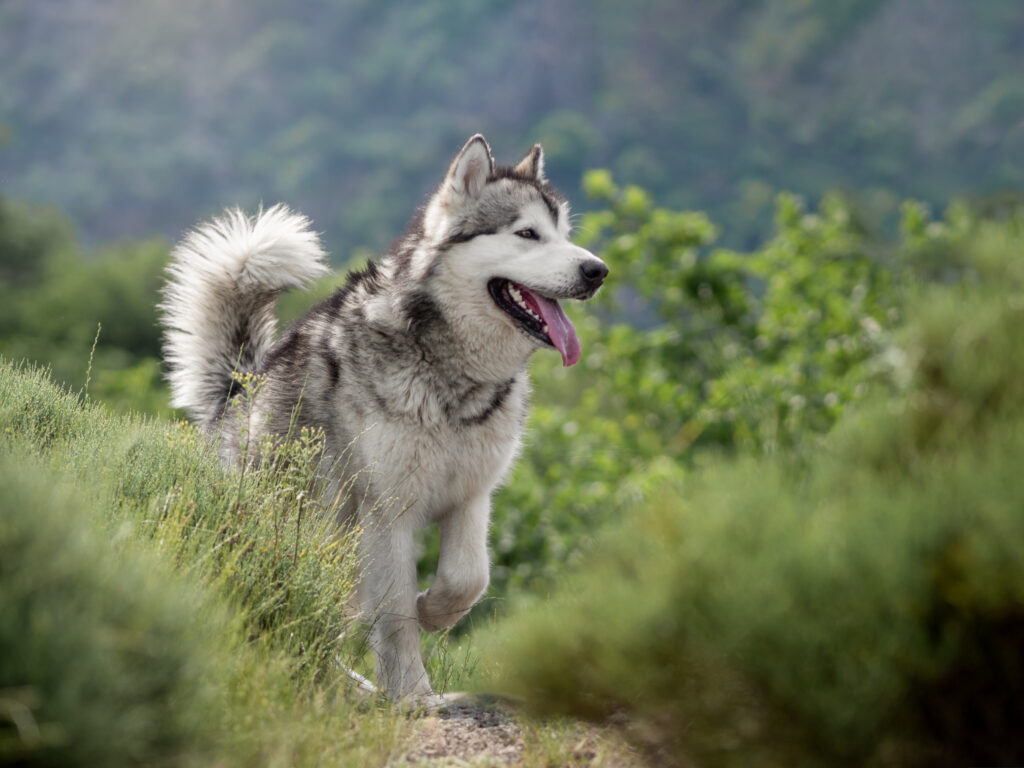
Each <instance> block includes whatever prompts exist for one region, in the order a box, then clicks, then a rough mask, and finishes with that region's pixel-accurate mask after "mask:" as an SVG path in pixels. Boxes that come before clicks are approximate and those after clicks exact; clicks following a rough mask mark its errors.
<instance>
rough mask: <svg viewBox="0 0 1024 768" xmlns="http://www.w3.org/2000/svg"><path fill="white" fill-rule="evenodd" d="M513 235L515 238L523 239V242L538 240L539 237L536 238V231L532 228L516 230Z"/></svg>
mask: <svg viewBox="0 0 1024 768" xmlns="http://www.w3.org/2000/svg"><path fill="white" fill-rule="evenodd" d="M515 234H516V236H517V237H521V238H523V240H540V237H538V236H537V230H535V229H533V228H532V227H527V228H526V229H520V230H517V231H516V233H515Z"/></svg>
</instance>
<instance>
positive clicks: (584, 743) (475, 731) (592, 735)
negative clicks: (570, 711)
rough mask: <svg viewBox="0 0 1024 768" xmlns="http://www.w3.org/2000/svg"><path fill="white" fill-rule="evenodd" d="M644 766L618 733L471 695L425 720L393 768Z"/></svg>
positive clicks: (423, 719) (420, 723)
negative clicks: (539, 718)
mask: <svg viewBox="0 0 1024 768" xmlns="http://www.w3.org/2000/svg"><path fill="white" fill-rule="evenodd" d="M523 764H528V765H565V766H574V767H575V766H579V767H580V768H585V767H593V768H597V767H598V766H609V765H612V766H621V767H622V768H629V767H637V766H642V765H643V764H644V763H643V761H642V760H641V759H640V757H639V755H638V754H637V753H636V751H635V750H633V749H631V748H630V747H629V746H627V745H626V743H625V741H624V740H623V739H622V737H621V733H618V732H617V731H616V730H615V729H607V728H601V727H598V726H594V725H585V724H582V723H560V724H557V725H556V724H547V725H545V724H541V723H536V722H534V721H532V720H524V719H523V718H522V716H521V715H520V714H519V713H518V712H517V711H516V709H515V707H514V706H513V705H512V704H510V703H509V702H507V701H505V700H503V699H500V698H494V697H490V696H471V697H467V698H465V699H460V700H458V701H455V702H452V703H450V704H448V705H447V706H445V707H443V708H441V709H438V710H436V711H434V712H431V713H429V714H426V715H424V716H422V719H421V720H420V721H419V722H418V723H417V724H416V727H415V728H414V730H413V734H412V737H411V739H410V740H409V744H408V751H406V752H405V753H404V754H403V755H402V756H401V757H400V758H399V759H398V760H397V761H395V762H392V763H391V765H393V766H395V768H399V767H401V768H405V767H406V766H410V767H411V766H417V767H418V768H428V767H429V768H456V767H458V768H469V767H472V768H483V767H484V766H507V765H523Z"/></svg>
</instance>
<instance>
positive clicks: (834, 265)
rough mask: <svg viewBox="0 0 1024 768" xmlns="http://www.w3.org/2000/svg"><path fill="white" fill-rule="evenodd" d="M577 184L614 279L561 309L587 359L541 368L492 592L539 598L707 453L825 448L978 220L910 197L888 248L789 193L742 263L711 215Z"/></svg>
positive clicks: (589, 233) (823, 207)
mask: <svg viewBox="0 0 1024 768" xmlns="http://www.w3.org/2000/svg"><path fill="white" fill-rule="evenodd" d="M584 183H585V186H586V188H587V190H588V192H589V193H590V194H591V195H593V196H594V197H595V198H597V199H598V200H599V201H600V202H601V203H602V205H603V207H601V208H599V209H597V210H595V211H593V212H591V213H588V214H586V215H585V216H583V217H582V219H581V220H580V222H579V227H578V231H579V236H578V239H579V241H580V242H581V244H583V245H586V246H588V247H590V248H592V249H593V250H594V251H595V252H597V253H600V254H601V255H602V257H603V258H604V259H605V260H606V261H607V262H608V264H609V266H610V268H611V274H610V277H609V280H608V287H607V288H606V289H605V290H604V291H603V292H602V293H601V294H599V295H598V297H597V298H596V299H595V300H594V302H592V304H593V303H596V305H597V307H598V311H597V312H594V311H593V310H592V309H585V310H584V311H586V314H583V311H580V310H581V308H575V307H570V308H569V310H570V313H571V314H572V316H573V317H574V318H575V319H576V320H577V322H578V323H579V324H580V325H581V338H582V339H583V356H582V360H581V363H580V365H579V366H578V367H577V368H575V369H564V368H562V367H560V366H559V365H558V364H557V363H558V361H557V360H552V359H546V358H544V357H543V356H542V355H538V356H537V357H538V358H539V359H538V360H536V361H535V362H534V364H533V374H534V389H535V391H536V397H535V399H536V404H535V406H534V408H533V412H532V414H531V417H530V428H529V432H528V437H527V449H526V451H525V452H524V457H523V460H522V461H520V462H519V464H518V465H517V466H516V469H515V471H514V473H513V476H512V480H511V482H510V483H509V485H508V486H507V487H506V488H505V489H503V490H502V491H501V492H500V493H499V495H498V496H497V500H496V503H495V511H494V515H495V526H494V530H495V536H494V539H493V542H494V555H495V568H494V584H495V586H494V587H493V588H492V594H494V595H497V596H510V595H511V596H519V595H524V596H526V597H528V596H529V595H530V594H535V593H536V591H537V590H538V589H540V588H543V587H544V586H545V585H546V583H547V582H548V580H549V579H550V578H551V577H552V576H553V575H555V574H557V573H560V572H561V570H562V568H563V566H564V563H565V562H566V561H570V562H571V561H573V560H575V559H577V558H578V557H579V556H580V553H581V552H582V551H584V550H585V549H586V548H587V546H588V544H589V543H590V541H591V540H592V538H593V532H594V531H595V530H596V529H597V528H599V527H600V525H601V524H603V523H604V522H605V521H607V520H609V519H614V518H616V517H618V516H619V515H620V514H621V513H622V512H623V510H625V509H627V508H629V507H632V506H635V505H636V504H637V503H640V502H642V501H643V500H644V499H645V498H647V497H648V494H649V491H650V489H651V488H652V487H657V485H658V484H659V483H660V482H661V481H662V480H664V479H665V478H670V477H676V478H678V477H684V476H686V475H687V474H688V473H690V472H691V471H692V470H693V469H694V468H695V467H697V466H699V465H700V464H701V463H702V462H705V461H707V459H708V458H709V457H711V456H714V455H717V454H723V453H725V454H732V453H749V452H753V453H757V454H775V453H780V452H781V453H784V454H785V455H786V456H787V457H790V458H791V459H799V458H800V457H801V456H804V455H807V454H812V453H813V452H814V451H816V450H818V449H819V442H820V439H821V436H822V435H824V434H826V433H827V432H828V430H829V429H830V428H831V427H832V425H833V424H834V423H835V421H836V419H837V418H839V416H840V414H841V413H842V411H843V409H844V407H845V406H846V405H847V404H848V403H850V402H855V401H858V400H860V399H863V398H864V397H865V396H866V394H867V392H868V391H869V388H868V387H869V384H870V383H871V382H872V381H874V380H875V379H877V378H878V376H879V375H880V374H881V373H884V371H885V369H886V361H885V355H886V353H887V350H888V349H889V348H890V345H891V335H892V331H893V329H894V328H897V327H899V326H900V324H901V323H902V322H903V319H904V318H903V315H904V305H905V301H906V297H907V294H908V290H909V289H910V286H912V285H914V284H916V283H917V282H920V281H922V280H923V281H934V280H947V281H955V280H959V279H961V278H962V276H963V275H964V274H965V273H966V272H968V271H969V270H968V269H967V268H966V267H965V266H964V265H963V263H962V260H961V259H959V257H958V256H957V253H958V249H959V248H960V246H961V245H962V244H963V243H964V242H965V241H966V240H968V239H969V236H970V235H971V234H972V233H973V232H974V231H975V230H976V229H977V227H978V225H979V224H978V219H977V217H976V216H975V215H974V214H972V213H971V211H970V209H969V208H968V206H966V205H964V204H959V203H958V204H954V205H951V206H950V207H949V209H948V211H947V214H946V216H945V218H943V219H941V220H934V219H933V218H932V216H931V214H930V213H929V212H928V209H927V207H926V206H923V205H922V204H920V203H916V202H908V203H906V204H905V205H904V207H903V213H902V225H901V227H902V230H901V231H902V234H901V237H900V238H899V239H898V240H896V241H893V240H892V239H890V238H886V237H884V236H882V235H880V234H879V233H877V232H875V231H872V230H871V229H870V228H868V227H866V226H865V225H864V224H863V223H862V222H861V219H860V217H859V216H858V212H857V208H856V206H854V205H852V204H851V203H850V202H848V201H845V200H844V199H843V198H841V197H838V196H835V195H830V196H828V197H826V198H825V199H824V200H822V202H821V204H820V205H819V207H818V210H817V211H813V212H810V211H807V210H805V209H804V207H803V205H802V204H801V203H800V201H799V200H798V199H797V198H795V197H794V196H792V195H789V194H782V195H780V196H779V197H778V199H777V201H776V215H775V231H774V233H773V234H772V236H771V237H770V238H769V239H768V240H767V241H766V242H765V243H764V244H763V245H762V246H761V247H760V248H758V249H756V250H754V251H752V252H749V253H741V252H737V251H731V250H726V249H721V248H715V247H714V245H713V244H714V240H715V238H716V235H717V230H716V228H715V226H714V225H713V224H711V223H710V222H709V220H708V218H707V217H706V216H705V215H704V214H703V213H697V212H687V211H672V210H668V209H664V208H661V207H658V206H656V205H655V204H654V203H653V201H652V200H651V198H650V196H649V195H648V194H647V193H646V192H644V191H643V190H641V189H639V188H637V187H632V186H626V187H621V188H620V187H619V186H617V185H616V184H615V183H614V181H613V179H612V177H611V176H610V174H608V173H607V172H604V171H594V172H591V173H589V174H587V177H586V179H585V182H584ZM1008 210H1009V209H1008ZM1008 215H1009V214H1008ZM574 309H575V310H576V311H575V312H574V311H573V310H574ZM428 562H429V558H428ZM493 610H494V608H493V606H486V605H485V606H483V607H481V608H479V609H478V611H480V612H487V611H493Z"/></svg>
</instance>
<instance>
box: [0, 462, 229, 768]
mask: <svg viewBox="0 0 1024 768" xmlns="http://www.w3.org/2000/svg"><path fill="white" fill-rule="evenodd" d="M90 506H91V505H90V504H88V503H83V501H82V498H81V491H80V490H78V489H76V488H75V487H74V485H72V484H70V483H67V482H64V481H62V479H60V478H57V479H56V482H55V478H54V476H53V473H52V471H51V470H49V469H47V468H46V467H45V466H43V465H42V464H41V463H40V462H39V461H26V460H20V461H19V460H16V459H15V458H13V457H12V456H11V455H10V453H8V452H7V451H4V452H3V453H2V454H0V507H2V508H3V510H4V513H3V516H2V517H0V584H2V585H3V609H2V611H0V762H4V763H15V764H19V765H54V766H71V765H81V766H101V765H109V766H122V765H168V764H182V763H184V762H186V758H189V759H194V758H195V757H197V756H198V755H200V754H202V753H204V752H209V750H210V748H211V744H212V734H211V733H210V732H209V730H208V729H207V728H206V727H205V726H206V724H208V723H210V722H212V721H213V720H214V719H216V711H217V704H218V696H219V695H220V694H221V692H222V690H223V688H224V683H225V678H226V673H227V669H228V666H227V664H226V658H225V653H224V651H225V649H224V648H223V644H222V643H219V642H217V640H218V633H222V632H224V631H225V627H226V625H227V616H226V612H225V611H224V610H223V609H221V608H220V607H219V606H217V605H215V604H214V603H213V602H212V601H211V600H210V598H209V597H208V596H206V595H204V594H203V593H202V592H201V590H200V589H198V588H197V586H196V585H194V584H190V583H188V582H187V580H186V579H184V578H182V576H181V575H180V574H174V573H173V569H172V567H171V566H170V565H169V564H168V563H166V562H162V561H161V560H159V559H157V558H154V557H151V556H150V557H144V556H142V555H141V553H138V552H135V551H130V550H129V551H126V549H125V547H124V546H123V543H122V545H121V546H117V545H115V544H114V542H113V541H112V540H111V539H112V537H111V536H110V535H109V534H103V533H101V532H100V530H98V527H97V525H96V520H95V514H94V511H93V510H92V509H90Z"/></svg>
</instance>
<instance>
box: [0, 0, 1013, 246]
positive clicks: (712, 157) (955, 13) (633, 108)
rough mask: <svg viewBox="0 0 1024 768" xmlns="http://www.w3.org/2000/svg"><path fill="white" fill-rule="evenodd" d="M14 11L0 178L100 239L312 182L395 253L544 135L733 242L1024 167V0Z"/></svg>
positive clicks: (297, 202)
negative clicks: (481, 139) (474, 177)
mask: <svg viewBox="0 0 1024 768" xmlns="http://www.w3.org/2000/svg"><path fill="white" fill-rule="evenodd" d="M60 8H61V12H55V11H54V10H53V8H52V6H51V5H50V4H48V3H33V2H24V1H20V2H19V1H15V2H7V3H3V4H0V134H2V135H3V137H4V138H6V142H5V146H4V148H3V151H2V152H0V174H2V177H3V179H4V189H5V191H6V192H7V193H8V194H11V195H14V196H16V197H18V198H25V199H30V200H33V201H36V202H48V203H53V204H56V205H59V206H60V208H61V209H62V210H64V211H66V212H68V213H69V215H71V216H72V218H73V219H74V221H75V222H76V225H77V226H78V228H79V230H80V231H82V232H84V233H85V236H86V238H87V240H88V241H89V242H106V241H109V240H113V239H123V238H139V237H148V236H150V235H152V234H154V233H160V234H163V235H164V236H166V237H169V238H176V237H177V236H178V235H179V234H180V233H181V232H182V231H183V230H184V229H185V228H186V227H188V226H190V225H191V224H192V223H193V222H195V221H196V220H198V219H200V218H203V217H205V216H207V215H209V214H210V213H212V212H213V211H215V210H217V209H219V208H221V207H223V206H225V205H236V204H242V205H245V206H247V207H255V205H256V204H258V203H259V202H260V201H261V200H263V201H266V202H267V203H273V202H276V201H278V200H285V201H288V202H290V203H291V204H292V205H294V206H295V207H297V208H299V209H300V210H302V211H304V212H306V213H307V214H310V215H311V216H312V218H313V220H314V221H315V222H316V223H317V226H318V227H321V228H323V229H324V230H325V232H326V235H327V242H328V245H329V246H330V249H331V250H332V251H334V253H335V254H336V256H337V258H338V261H339V262H343V261H345V259H346V257H347V254H348V253H349V252H350V251H351V249H352V248H354V247H356V246H360V245H365V246H369V247H371V248H373V249H374V250H380V249H382V248H383V247H384V246H385V245H386V244H387V243H388V242H389V241H390V239H391V238H392V237H394V235H395V233H396V232H398V231H400V228H401V227H402V225H403V224H404V223H405V220H406V218H407V217H408V215H409V212H410V211H411V210H412V209H413V207H414V206H415V205H417V204H419V203H421V202H422V200H423V196H424V194H425V193H426V192H427V191H428V190H429V189H430V188H431V187H432V186H433V185H436V184H437V183H439V181H440V178H441V174H442V172H443V170H444V167H445V163H446V162H447V161H448V160H449V159H450V157H452V156H453V154H454V153H455V151H456V150H457V149H458V147H459V146H460V145H461V143H462V142H463V141H465V139H466V138H467V137H468V136H469V135H471V134H473V133H475V132H477V131H482V132H483V133H485V134H486V135H487V136H488V138H489V139H490V140H491V142H492V145H493V146H494V148H495V150H496V151H497V152H498V154H499V160H502V161H504V162H508V161H510V160H513V159H516V158H518V157H521V156H522V154H523V153H524V152H525V151H526V150H527V148H528V147H529V145H530V144H531V143H532V142H534V141H540V142H542V143H543V144H544V146H545V148H546V150H547V154H548V163H547V166H548V172H549V175H550V176H551V177H552V178H553V179H554V180H555V182H556V183H557V184H558V185H560V186H562V187H563V188H564V189H565V191H566V192H567V193H568V194H569V196H570V198H571V199H573V200H576V199H577V198H578V197H579V194H578V186H577V185H578V182H579V179H580V177H581V175H582V173H583V172H584V170H586V169H587V168H593V167H607V168H610V169H611V170H612V171H613V172H614V174H615V175H616V177H617V178H620V179H623V180H626V181H628V182H629V183H633V184H638V185H641V186H643V187H644V188H647V189H650V190H652V192H653V193H654V195H655V197H656V198H657V199H658V200H659V201H661V202H662V203H663V204H665V205H668V206H670V207H672V208H675V209H684V208H696V209H699V210H706V211H708V212H709V214H710V215H711V216H712V218H713V220H714V221H715V222H717V223H719V224H720V225H722V227H723V237H724V239H725V243H726V244H727V245H729V246H730V247H740V248H745V249H749V248H752V247H754V246H755V245H756V244H757V243H759V242H760V241H761V240H762V239H763V238H764V235H765V233H766V232H767V231H768V230H769V229H770V226H771V216H772V210H773V205H772V194H771V190H775V189H791V190H795V191H797V192H799V193H800V194H803V195H806V196H808V198H809V199H815V200H816V199H818V198H819V197H820V196H821V195H823V194H824V193H825V192H827V191H829V190H830V189H834V188H837V187H838V188H841V189H844V190H848V191H850V192H851V193H854V194H856V195H858V196H859V197H860V198H861V199H862V200H863V201H864V208H865V210H867V211H869V212H870V213H871V215H879V216H880V215H882V213H884V211H886V210H888V209H889V207H890V206H891V204H892V202H893V201H895V200H899V199H901V198H903V197H907V196H912V197H915V198H919V199H923V200H927V201H929V202H931V203H932V204H942V203H944V202H945V201H946V200H948V199H949V198H950V197H952V196H954V195H958V194H984V193H989V192H993V191H996V190H1000V189H1007V188H1019V187H1020V186H1021V185H1022V184H1024V169H1022V166H1021V164H1020V163H1019V162H1017V158H1019V157H1020V156H1021V154H1022V151H1024V129H1022V127H1021V121H1020V116H1021V109H1022V106H1024V86H1022V84H1021V82H1020V78H1019V77H1018V73H1019V72H1020V71H1021V67H1022V63H1024V58H1022V57H1024V46H1022V45H1021V39H1022V30H1024V16H1022V15H1021V13H1020V8H1019V4H1018V3H1017V2H1016V0H985V2H983V3H978V2H970V0H934V1H933V2H932V4H931V5H929V6H928V11H927V12H926V13H922V12H921V10H920V8H918V7H917V6H916V5H915V3H913V2H909V1H908V0H842V1H841V2H840V1H839V0H833V2H827V3H825V2H821V3H814V2H808V1H807V0H757V1H756V2H749V1H748V2H741V1H740V0H691V1H690V2H686V3H680V2H677V0H638V1H637V2H633V3H629V4H628V5H623V4H622V3H621V2H617V1H616V0H555V1H554V2H552V1H549V0H526V1H525V2H508V0H502V2H496V3H485V4H481V3H473V2H468V0H460V1H459V2H452V1H451V0H445V1H444V2H442V1H441V0H428V1H427V0H425V1H423V2H418V3H415V4H413V5H410V4H409V3H401V2H395V0H378V2H368V0H345V1H344V2H325V1H324V0H294V2H292V3H289V4H288V5H282V4H280V3H277V2H273V0H220V2H217V3H209V2H203V0H179V2H177V3H174V4H168V3H166V2H164V0H106V2H104V3H102V4H100V5H97V4H96V3H94V2H86V0H64V2H63V3H62V5H61V6H60Z"/></svg>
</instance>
